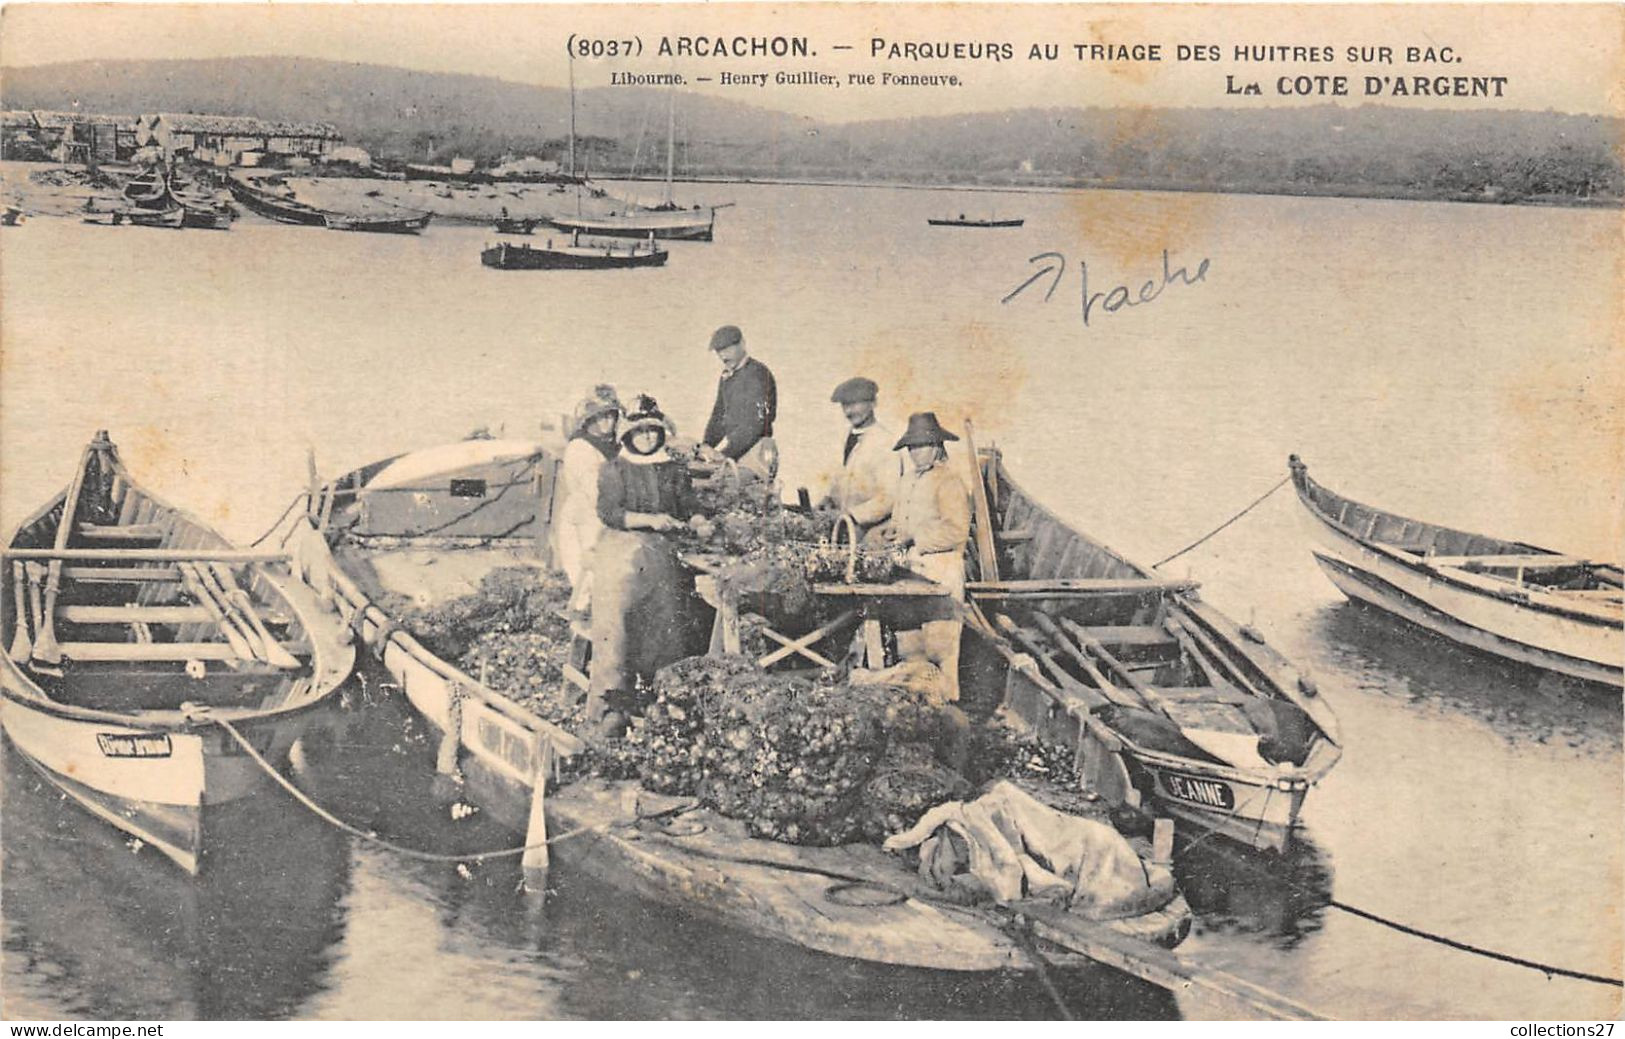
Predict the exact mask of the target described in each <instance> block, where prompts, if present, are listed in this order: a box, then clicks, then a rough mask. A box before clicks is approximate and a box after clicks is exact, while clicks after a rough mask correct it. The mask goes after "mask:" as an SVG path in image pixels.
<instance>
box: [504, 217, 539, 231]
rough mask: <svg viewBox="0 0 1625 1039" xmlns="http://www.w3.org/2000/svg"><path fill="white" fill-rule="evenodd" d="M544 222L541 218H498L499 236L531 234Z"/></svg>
mask: <svg viewBox="0 0 1625 1039" xmlns="http://www.w3.org/2000/svg"><path fill="white" fill-rule="evenodd" d="M541 222H542V220H541V217H530V218H527V219H520V218H518V217H506V216H504V217H498V218H497V221H496V228H497V234H530V233H531V232H532V231H534V230H536V225H537V224H540V223H541Z"/></svg>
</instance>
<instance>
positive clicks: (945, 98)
mask: <svg viewBox="0 0 1625 1039" xmlns="http://www.w3.org/2000/svg"><path fill="white" fill-rule="evenodd" d="M571 34H576V35H578V36H585V37H588V38H604V39H610V38H626V37H628V36H636V37H641V39H642V42H643V46H644V53H643V56H642V57H641V58H638V59H633V60H631V61H624V60H623V61H616V62H611V61H607V60H592V59H579V58H578V59H577V60H576V62H575V74H576V78H577V83H578V84H579V85H580V86H583V87H594V86H607V85H608V84H609V78H610V73H611V72H612V71H623V72H643V73H649V72H662V71H678V72H681V73H683V74H684V75H685V76H687V77H688V78H689V79H690V80H691V81H692V80H693V79H694V77H696V76H712V77H713V78H716V79H720V74H721V73H723V72H729V73H732V74H736V75H738V74H748V73H761V72H768V73H771V72H775V71H779V70H785V71H790V72H797V71H818V72H825V73H830V74H833V75H836V76H837V77H838V78H840V79H841V80H842V81H843V82H844V81H845V79H846V77H847V75H848V74H849V73H864V72H872V73H875V74H877V75H878V74H881V73H885V72H891V73H901V74H918V73H934V74H950V73H951V74H957V75H958V76H960V77H961V79H962V85H961V86H958V87H946V86H945V87H888V88H882V87H873V88H869V89H858V88H856V87H854V86H852V85H851V84H846V85H843V86H842V87H841V88H838V89H833V88H829V87H810V86H809V87H788V86H781V87H775V86H772V85H769V86H767V87H765V88H762V87H755V86H730V87H725V86H722V85H721V84H720V83H711V84H693V88H694V89H698V90H704V91H706V92H708V93H711V94H715V95H719V96H726V97H731V98H733V99H735V100H739V101H744V102H748V103H752V104H757V105H761V106H764V107H770V108H779V109H784V110H787V111H792V112H796V113H798V114H802V115H808V116H813V117H816V118H821V119H832V120H838V121H844V120H849V119H859V118H875V117H891V116H908V115H918V114H949V113H955V112H969V111H988V110H997V109H1003V108H1013V107H1026V106H1034V105H1036V106H1061V105H1108V106H1116V105H1128V106H1135V105H1150V106H1170V105H1171V106H1208V105H1239V106H1257V105H1261V104H1281V103H1300V102H1302V103H1320V102H1323V101H1326V100H1333V99H1332V98H1329V97H1325V96H1320V95H1313V94H1312V95H1310V96H1308V97H1305V98H1283V97H1282V96H1280V95H1279V94H1278V93H1277V87H1276V82H1277V79H1278V77H1279V76H1281V75H1282V74H1283V73H1289V74H1292V75H1298V74H1307V75H1316V74H1324V75H1338V74H1342V75H1346V76H1348V77H1349V78H1350V94H1349V96H1347V97H1345V98H1342V99H1338V100H1340V101H1341V102H1342V103H1351V104H1360V103H1365V102H1366V101H1368V100H1376V99H1375V98H1367V97H1366V96H1365V95H1364V94H1363V88H1364V85H1365V77H1366V76H1367V75H1375V76H1379V77H1380V76H1390V77H1392V76H1404V77H1407V79H1408V78H1409V77H1411V76H1414V75H1418V74H1422V75H1426V76H1429V77H1433V76H1437V75H1440V74H1446V75H1450V76H1504V77H1506V79H1505V85H1504V88H1503V90H1504V96H1502V97H1501V98H1499V99H1483V98H1452V99H1445V100H1440V99H1436V98H1424V99H1419V100H1410V99H1401V100H1398V101H1396V100H1394V99H1393V98H1392V96H1391V94H1385V96H1384V97H1383V98H1382V99H1381V100H1382V101H1383V103H1390V104H1419V105H1424V106H1426V107H1450V108H1456V109H1462V110H1472V109H1485V108H1523V109H1545V108H1554V109H1557V110H1560V111H1569V112H1591V113H1596V112H1606V113H1611V114H1616V115H1618V114H1625V106H1622V89H1625V88H1622V83H1625V43H1622V40H1625V7H1621V6H1619V5H1594V6H1564V7H1558V6H1555V5H1531V6H1524V5H1513V4H1493V5H1484V6H1478V5H1465V4H1463V5H1437V6H1405V7H1392V6H1390V7H1365V6H1360V7H1353V6H1351V7H1342V6H1327V5H1313V6H1302V7H1296V8H1283V7H1277V6H1269V5H1235V6H1232V5H1223V6H1206V7H1170V6H1161V5H1150V4H1146V5H1138V4H1136V5H1122V6H1112V7H1106V6H1099V5H1092V6H1084V5H1070V6H1061V5H1038V4H1030V5H1001V6H993V5H980V6H973V5H966V6H953V5H947V4H884V5H882V4H861V5H860V4H804V3H781V4H766V3H761V4H707V5H687V4H642V5H632V4H625V3H614V4H605V5H600V6H595V7H576V6H565V5H553V4H544V5H494V6H493V5H480V6H476V5H471V4H437V5H427V4H425V5H408V6H394V5H389V6H386V5H382V4H313V5H301V6H293V5H284V4H277V5H269V4H224V5H212V6H181V5H173V6H171V5H157V4H116V5H108V4H102V5H94V6H68V5H45V4H8V5H6V6H5V8H4V9H3V13H0V63H3V64H5V65H8V66H9V65H37V64H45V63H51V62H62V61H78V60H86V59H148V58H218V57H230V56H241V55H293V56H304V57H313V58H326V59H331V60H339V61H358V62H367V63H377V64H384V65H396V66H402V67H406V68H411V69H419V70H425V71H434V72H463V73H473V74H478V75H489V76H497V77H500V78H502V79H508V80H515V81H519V82H524V83H537V84H544V85H548V86H564V85H565V84H566V83H567V77H568V74H569V68H568V59H567V57H566V40H567V39H568V38H569V37H570V36H571ZM719 34H720V35H725V36H728V37H734V36H739V35H744V36H781V35H782V36H804V37H807V39H808V42H809V46H810V48H811V49H812V50H813V51H814V52H815V54H814V55H813V56H809V57H807V58H787V59H783V60H773V59H751V58H703V59H702V58H679V59H675V60H673V59H669V58H661V57H659V56H657V54H656V53H655V51H656V48H657V47H658V45H659V42H660V39H661V37H663V36H671V37H675V36H679V35H689V36H715V35H719ZM876 37H879V38H882V39H885V40H887V41H895V42H909V41H919V42H931V43H951V42H963V43H979V42H982V41H996V42H1001V43H1009V44H1010V45H1011V49H1012V51H1013V54H1014V60H1011V61H1002V62H994V61H987V60H957V61H956V60H938V61H929V62H920V61H911V60H901V59H900V60H882V59H879V58H875V57H872V56H871V41H872V40H873V39H874V38H876ZM1035 43H1040V44H1042V43H1050V44H1055V45H1057V47H1058V49H1059V52H1060V58H1059V60H1057V61H1053V62H1051V61H1035V60H1029V57H1028V53H1029V49H1030V47H1031V46H1032V45H1033V44H1035ZM1091 43H1106V44H1114V45H1133V44H1160V45H1161V47H1162V52H1163V60H1162V61H1161V62H1156V63H1151V62H1102V61H1098V60H1083V61H1080V60H1078V59H1077V57H1076V53H1075V51H1074V49H1073V45H1074V44H1091ZM1182 43H1183V44H1191V45H1197V44H1200V45H1209V46H1215V45H1216V46H1217V47H1218V48H1219V50H1218V54H1219V56H1220V58H1221V59H1222V60H1220V61H1219V62H1179V61H1176V60H1175V58H1176V54H1175V48H1176V46H1177V45H1179V44H1182ZM1238 45H1258V46H1266V45H1274V46H1277V47H1291V46H1300V47H1314V48H1324V47H1330V48H1332V52H1333V57H1334V60H1333V61H1331V62H1329V63H1326V62H1308V61H1302V62H1297V63H1278V62H1266V63H1261V64H1255V63H1251V62H1248V63H1241V62H1237V61H1236V60H1235V58H1234V50H1235V48H1236V47H1237V46H1238ZM841 46H846V47H851V48H852V49H851V50H837V49H836V48H837V47H841ZM1351 46H1367V47H1373V48H1374V47H1378V46H1388V47H1391V48H1393V51H1394V58H1395V61H1394V63H1393V64H1381V63H1378V64H1371V65H1353V64H1350V63H1349V61H1348V60H1347V59H1348V53H1347V52H1348V48H1350V47H1351ZM1407 47H1434V48H1440V47H1449V48H1451V49H1452V53H1453V55H1454V56H1455V57H1457V58H1458V59H1459V60H1457V61H1454V62H1451V63H1448V64H1437V63H1435V64H1425V63H1424V64H1414V65H1411V64H1406V63H1405V62H1404V50H1405V48H1407ZM1227 75H1229V76H1233V77H1234V79H1235V83H1236V85H1237V86H1240V85H1241V84H1244V83H1246V82H1249V81H1253V80H1256V81H1257V82H1258V83H1259V84H1260V86H1261V88H1262V89H1263V91H1264V93H1263V94H1262V95H1261V96H1259V97H1250V96H1237V95H1229V94H1227V93H1226V90H1225V85H1226V76H1227ZM0 91H3V83H0Z"/></svg>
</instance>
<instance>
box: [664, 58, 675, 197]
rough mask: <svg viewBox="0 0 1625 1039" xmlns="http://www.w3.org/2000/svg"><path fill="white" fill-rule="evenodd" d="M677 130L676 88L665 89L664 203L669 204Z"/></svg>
mask: <svg viewBox="0 0 1625 1039" xmlns="http://www.w3.org/2000/svg"><path fill="white" fill-rule="evenodd" d="M676 128H677V87H676V86H670V87H667V88H666V201H667V203H670V202H671V163H672V151H673V149H674V147H675V145H674V144H673V142H674V140H675V138H676Z"/></svg>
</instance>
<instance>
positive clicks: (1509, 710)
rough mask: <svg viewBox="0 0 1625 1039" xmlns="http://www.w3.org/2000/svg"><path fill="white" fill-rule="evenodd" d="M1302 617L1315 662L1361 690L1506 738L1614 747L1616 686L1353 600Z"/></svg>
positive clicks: (1616, 736)
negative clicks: (1460, 717)
mask: <svg viewBox="0 0 1625 1039" xmlns="http://www.w3.org/2000/svg"><path fill="white" fill-rule="evenodd" d="M1308 622H1309V623H1308V628H1309V631H1308V634H1309V635H1310V636H1311V637H1312V639H1313V640H1314V642H1315V643H1316V644H1317V645H1316V649H1317V650H1318V653H1319V655H1320V657H1321V659H1320V661H1319V662H1320V663H1323V664H1325V665H1328V666H1330V667H1332V668H1335V669H1337V670H1338V671H1341V672H1343V673H1344V674H1346V675H1347V676H1349V679H1350V681H1351V683H1352V684H1354V685H1356V686H1357V687H1359V688H1360V689H1361V690H1363V691H1365V692H1368V693H1376V694H1378V695H1381V696H1383V697H1385V698H1389V699H1400V700H1404V701H1406V702H1409V703H1412V704H1431V705H1435V706H1438V707H1442V708H1446V709H1448V710H1450V711H1454V712H1457V713H1460V714H1465V715H1469V716H1471V717H1474V718H1478V719H1480V720H1482V721H1484V722H1486V723H1488V724H1489V725H1490V726H1491V727H1492V728H1494V729H1495V730H1496V731H1497V732H1499V733H1501V734H1502V735H1503V736H1505V737H1508V738H1515V739H1519V740H1530V741H1533V742H1536V743H1547V742H1567V743H1568V744H1569V745H1570V746H1573V747H1580V746H1589V747H1595V748H1598V749H1606V750H1615V751H1617V750H1618V749H1619V748H1620V746H1621V715H1620V711H1619V691H1618V690H1617V689H1616V690H1610V689H1608V688H1606V687H1603V686H1599V685H1595V684H1592V683H1588V682H1580V681H1575V680H1572V679H1567V678H1564V677H1562V676H1559V675H1554V674H1551V673H1549V672H1545V671H1541V670H1540V669H1538V668H1533V667H1527V666H1524V665H1521V664H1516V663H1513V662H1511V661H1506V660H1502V659H1500V658H1499V657H1495V656H1492V655H1490V654H1487V653H1481V652H1478V651H1476V650H1472V649H1468V648H1467V647H1465V646H1461V645H1458V644H1457V643H1455V642H1452V641H1450V640H1449V639H1446V638H1442V637H1440V636H1438V635H1435V634H1433V633H1431V632H1428V631H1426V630H1424V629H1422V628H1419V627H1417V626H1415V625H1413V624H1408V623H1406V622H1404V621H1401V620H1397V619H1395V618H1393V617H1391V616H1389V615H1388V614H1386V613H1384V612H1382V611H1381V610H1377V609H1374V608H1372V607H1370V606H1366V605H1364V604H1361V603H1352V602H1343V603H1338V604H1336V605H1334V606H1328V607H1326V608H1324V609H1322V610H1319V611H1316V612H1315V613H1314V614H1312V615H1310V617H1309V618H1308Z"/></svg>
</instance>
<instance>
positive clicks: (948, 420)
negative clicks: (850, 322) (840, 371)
mask: <svg viewBox="0 0 1625 1039" xmlns="http://www.w3.org/2000/svg"><path fill="white" fill-rule="evenodd" d="M917 337H918V333H915V332H907V333H905V332H899V333H896V334H881V335H878V336H876V337H874V338H872V339H871V340H870V341H868V342H866V343H864V344H862V345H861V346H860V347H859V348H858V353H857V358H858V370H860V371H866V372H871V373H873V375H872V377H873V378H874V380H875V381H876V382H877V383H879V384H880V403H881V407H882V408H883V409H884V410H886V411H889V412H892V413H898V414H900V415H901V414H909V413H912V412H916V411H934V412H936V413H937V418H938V419H940V420H941V421H942V423H943V425H945V426H947V427H948V428H949V429H951V430H954V431H955V432H958V431H959V427H960V425H961V424H962V423H963V420H964V419H966V418H969V419H971V420H972V421H985V420H991V419H993V418H995V417H1000V418H1002V417H1005V416H1008V415H1009V414H1010V413H1011V411H1012V410H1013V409H1014V408H1015V407H1016V405H1017V403H1018V401H1019V400H1020V396H1021V391H1022V388H1023V387H1024V386H1025V385H1026V383H1027V378H1028V374H1029V373H1028V371H1027V364H1026V361H1025V360H1024V359H1023V357H1022V355H1021V351H1020V349H1019V348H1018V344H1016V343H1015V342H1014V341H1013V340H1012V339H1011V337H1010V336H1009V334H1008V333H1006V332H1004V331H1001V330H1000V329H999V328H998V327H996V326H994V325H991V324H986V323H983V322H981V321H966V322H964V323H963V324H960V325H958V326H956V327H953V328H951V330H950V331H949V332H948V333H947V334H945V335H943V334H938V335H937V336H936V338H934V339H933V340H932V341H931V342H929V343H914V342H912V341H911V340H913V339H916V338H917Z"/></svg>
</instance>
